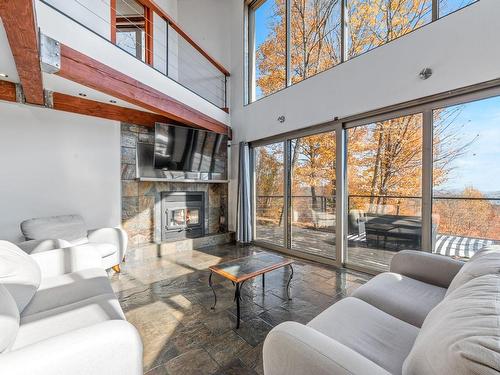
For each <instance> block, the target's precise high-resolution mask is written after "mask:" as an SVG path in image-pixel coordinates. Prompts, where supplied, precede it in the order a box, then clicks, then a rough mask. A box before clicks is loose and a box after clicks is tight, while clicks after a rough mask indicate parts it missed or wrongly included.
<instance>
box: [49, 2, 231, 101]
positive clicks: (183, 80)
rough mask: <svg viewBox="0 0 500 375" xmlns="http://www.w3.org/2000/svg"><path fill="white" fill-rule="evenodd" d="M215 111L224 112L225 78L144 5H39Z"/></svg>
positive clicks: (216, 66) (155, 11) (161, 14)
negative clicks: (183, 89) (200, 98)
mask: <svg viewBox="0 0 500 375" xmlns="http://www.w3.org/2000/svg"><path fill="white" fill-rule="evenodd" d="M41 1H42V2H43V3H45V4H47V5H49V6H51V7H52V8H54V9H56V10H57V11H59V12H60V13H62V14H64V15H66V16H68V17H70V18H72V19H73V20H75V21H77V22H78V23H80V24H82V25H83V26H85V27H86V28H87V29H89V30H90V31H92V32H94V33H96V34H98V35H100V36H101V37H104V38H105V39H107V40H109V41H111V42H112V43H114V44H115V45H116V46H117V47H119V48H121V49H123V50H124V51H126V52H127V53H129V54H131V55H132V56H134V57H136V58H137V59H139V60H141V61H143V62H145V63H146V64H148V65H150V66H151V67H152V68H154V69H155V70H157V71H159V72H160V73H162V74H164V75H165V76H167V77H169V78H171V79H172V80H174V81H176V82H177V83H179V84H180V85H182V86H183V87H185V88H187V89H188V90H190V91H192V92H194V93H195V94H197V95H199V96H200V97H202V98H204V99H205V100H207V101H208V102H210V103H212V104H214V105H215V106H217V107H219V108H221V109H224V110H227V107H228V105H227V92H226V91H227V79H228V76H229V73H228V72H227V71H226V70H225V69H224V68H223V67H221V66H220V64H218V63H216V62H215V61H214V60H213V59H212V58H211V57H210V56H208V55H207V54H206V52H205V51H204V50H202V49H201V48H200V47H199V46H198V45H196V44H195V43H194V42H193V41H192V39H191V38H189V37H188V36H187V34H185V33H184V32H183V31H182V30H181V29H180V28H179V26H178V25H177V24H175V22H174V21H173V20H172V19H171V18H169V17H168V16H167V15H166V13H164V12H163V10H161V9H160V8H158V7H157V6H156V5H154V3H152V2H149V1H146V0H69V1H67V2H60V1H55V0H41Z"/></svg>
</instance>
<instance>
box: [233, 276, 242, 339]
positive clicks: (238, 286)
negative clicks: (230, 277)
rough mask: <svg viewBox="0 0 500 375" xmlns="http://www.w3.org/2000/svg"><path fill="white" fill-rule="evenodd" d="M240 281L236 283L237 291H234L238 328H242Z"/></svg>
mask: <svg viewBox="0 0 500 375" xmlns="http://www.w3.org/2000/svg"><path fill="white" fill-rule="evenodd" d="M240 288H241V285H240V283H236V292H235V293H234V299H235V300H236V329H238V328H240V299H241V297H240V291H241V290H240Z"/></svg>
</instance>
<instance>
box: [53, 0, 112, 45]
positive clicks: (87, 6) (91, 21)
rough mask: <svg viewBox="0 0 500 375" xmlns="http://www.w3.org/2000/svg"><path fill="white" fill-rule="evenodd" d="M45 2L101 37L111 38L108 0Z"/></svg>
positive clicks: (58, 0) (59, 0) (55, 0)
mask: <svg viewBox="0 0 500 375" xmlns="http://www.w3.org/2000/svg"><path fill="white" fill-rule="evenodd" d="M47 2H48V3H49V4H50V5H52V6H54V7H55V8H57V9H59V10H60V11H61V12H63V13H66V14H68V15H69V16H70V17H72V18H74V19H75V20H76V21H78V22H80V23H81V24H83V25H85V26H87V27H88V28H89V29H91V30H93V31H94V32H96V33H98V34H100V35H102V36H103V37H105V38H107V39H110V38H111V10H110V8H109V1H99V0H78V2H76V1H68V0H47Z"/></svg>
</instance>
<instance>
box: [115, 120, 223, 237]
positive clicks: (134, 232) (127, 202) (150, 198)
mask: <svg viewBox="0 0 500 375" xmlns="http://www.w3.org/2000/svg"><path fill="white" fill-rule="evenodd" d="M137 142H144V143H153V142H154V130H153V129H149V128H146V127H143V126H137V125H132V124H126V123H122V125H121V185H122V189H121V194H122V225H123V228H124V229H125V230H126V231H127V233H128V236H129V243H130V244H131V245H135V246H137V245H141V244H147V243H152V242H155V225H154V220H155V201H157V200H158V197H159V195H160V193H161V192H163V191H203V192H205V193H206V195H205V199H208V202H206V212H205V234H206V235H211V234H216V233H224V232H226V231H227V226H226V225H225V223H226V222H227V196H228V193H227V184H207V183H182V182H150V181H138V180H137V179H136V161H135V154H136V147H137ZM156 207H158V205H156ZM156 215H158V212H157V213H156ZM221 216H224V218H225V220H224V222H223V223H222V224H221ZM156 238H158V234H157V235H156Z"/></svg>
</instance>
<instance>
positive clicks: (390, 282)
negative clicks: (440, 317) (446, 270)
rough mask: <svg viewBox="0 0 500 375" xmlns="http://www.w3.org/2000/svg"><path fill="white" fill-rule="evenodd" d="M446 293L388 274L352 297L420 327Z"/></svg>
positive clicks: (365, 286) (422, 283)
mask: <svg viewBox="0 0 500 375" xmlns="http://www.w3.org/2000/svg"><path fill="white" fill-rule="evenodd" d="M445 294H446V289H445V288H441V287H439V286H435V285H431V284H427V283H424V282H422V281H418V280H415V279H412V278H409V277H406V276H403V275H400V274H397V273H392V272H385V273H381V274H379V275H377V276H375V277H374V278H373V279H371V280H370V281H369V282H367V283H366V284H364V285H362V286H361V287H359V288H358V289H356V291H355V292H354V293H353V297H356V298H359V299H362V300H363V301H365V302H368V303H369V304H370V305H373V306H375V307H376V308H378V309H380V310H382V311H384V312H386V313H388V314H390V315H392V316H395V317H396V318H399V319H401V320H404V321H405V322H407V323H410V324H413V325H414V326H416V327H421V326H422V323H423V322H424V319H425V317H426V316H427V314H429V312H430V311H431V310H432V309H433V308H434V307H435V306H436V305H437V304H438V303H439V302H441V301H442V300H443V298H444V296H445Z"/></svg>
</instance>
